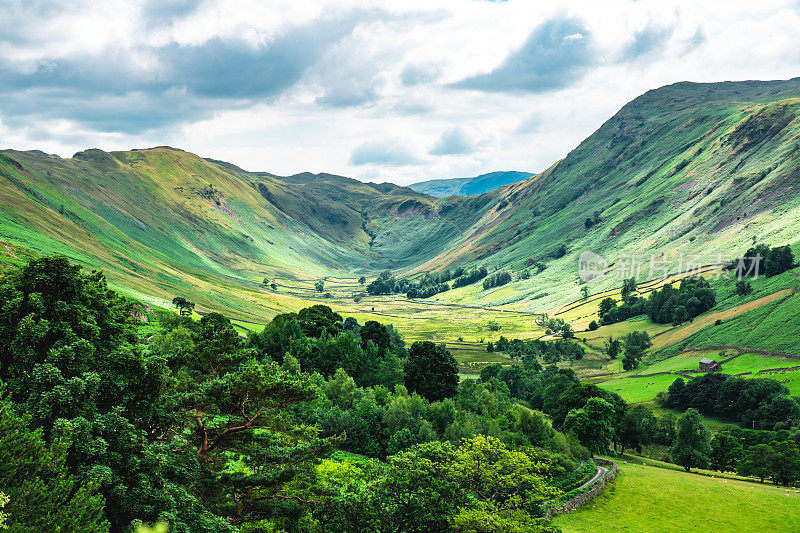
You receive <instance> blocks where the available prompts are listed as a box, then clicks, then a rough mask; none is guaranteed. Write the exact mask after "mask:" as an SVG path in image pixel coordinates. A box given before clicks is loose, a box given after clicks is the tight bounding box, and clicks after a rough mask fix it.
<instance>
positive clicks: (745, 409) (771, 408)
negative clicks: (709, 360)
mask: <svg viewBox="0 0 800 533" xmlns="http://www.w3.org/2000/svg"><path fill="white" fill-rule="evenodd" d="M663 404H664V406H665V407H674V408H678V409H688V408H694V409H697V410H698V411H699V412H701V413H703V414H707V415H713V416H721V417H725V418H731V419H734V420H739V421H740V422H741V423H742V424H743V425H744V426H746V427H754V426H755V427H757V428H759V429H773V428H778V429H780V428H782V427H791V426H797V425H798V423H800V405H798V403H797V401H796V400H795V399H794V398H792V397H791V396H789V390H788V389H787V388H786V387H785V386H784V385H783V384H781V383H780V382H778V381H776V380H773V379H761V378H755V379H744V378H740V377H736V376H729V375H727V374H721V373H719V372H713V373H708V374H705V375H703V376H700V377H697V378H695V379H692V380H691V381H689V382H688V383H685V382H684V380H683V379H681V378H678V379H676V380H675V382H673V384H672V385H670V387H669V390H668V392H667V394H666V396H665V398H664V399H663Z"/></svg>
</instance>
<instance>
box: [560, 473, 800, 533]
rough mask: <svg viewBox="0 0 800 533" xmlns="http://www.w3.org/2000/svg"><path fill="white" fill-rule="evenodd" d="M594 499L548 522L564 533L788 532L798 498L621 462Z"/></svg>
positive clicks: (799, 511)
mask: <svg viewBox="0 0 800 533" xmlns="http://www.w3.org/2000/svg"><path fill="white" fill-rule="evenodd" d="M620 467H621V468H620V474H619V476H618V477H617V479H616V480H615V481H614V482H612V484H611V485H609V486H608V487H607V488H606V489H605V490H604V491H603V494H602V495H600V496H599V497H598V498H597V499H595V500H593V501H592V502H590V503H588V504H586V505H585V506H584V507H582V508H580V509H578V510H577V511H575V512H573V513H570V514H567V515H561V516H558V517H556V518H555V519H554V521H553V523H554V525H557V526H558V527H560V528H561V529H562V531H564V533H573V532H575V533H577V532H587V533H588V532H595V531H609V532H617V531H636V532H641V533H647V532H653V533H661V532H667V531H674V532H685V531H719V532H734V531H736V532H749V531H752V532H762V531H793V529H792V528H793V527H794V526H792V525H791V524H796V523H797V521H798V520H800V505H798V504H799V503H800V494H798V493H797V491H795V490H793V489H792V490H789V489H786V488H779V487H773V486H769V485H761V484H759V483H756V482H752V481H741V480H733V479H721V478H718V477H717V478H713V477H706V476H699V475H697V474H687V473H685V472H680V471H676V470H668V469H664V468H656V467H654V466H646V465H644V464H634V463H632V462H627V463H623V464H620Z"/></svg>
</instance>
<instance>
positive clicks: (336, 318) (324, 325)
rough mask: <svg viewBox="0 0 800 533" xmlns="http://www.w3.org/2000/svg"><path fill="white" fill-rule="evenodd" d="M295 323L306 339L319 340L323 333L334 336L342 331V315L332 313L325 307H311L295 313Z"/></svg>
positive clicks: (318, 305) (319, 305)
mask: <svg viewBox="0 0 800 533" xmlns="http://www.w3.org/2000/svg"><path fill="white" fill-rule="evenodd" d="M297 322H298V323H299V324H300V330H301V331H302V332H303V334H304V335H305V336H306V337H313V338H319V337H321V336H322V334H323V332H324V333H327V334H328V335H336V334H337V333H339V332H340V331H341V330H342V327H343V325H344V324H343V322H344V320H343V319H342V315H340V314H339V313H334V312H333V310H332V309H331V308H330V307H328V306H327V305H321V304H317V305H312V306H311V307H306V308H304V309H301V310H300V312H299V313H297Z"/></svg>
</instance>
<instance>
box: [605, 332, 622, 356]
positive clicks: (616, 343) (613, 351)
mask: <svg viewBox="0 0 800 533" xmlns="http://www.w3.org/2000/svg"><path fill="white" fill-rule="evenodd" d="M620 344H621V341H620V340H619V339H615V338H614V337H609V338H608V340H607V341H606V344H605V351H606V355H607V356H608V357H609V359H616V358H617V356H618V355H619V347H620Z"/></svg>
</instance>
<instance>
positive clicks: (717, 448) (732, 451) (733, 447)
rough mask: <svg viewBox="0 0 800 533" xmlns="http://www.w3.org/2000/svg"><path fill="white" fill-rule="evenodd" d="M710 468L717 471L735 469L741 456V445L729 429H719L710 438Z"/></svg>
mask: <svg viewBox="0 0 800 533" xmlns="http://www.w3.org/2000/svg"><path fill="white" fill-rule="evenodd" d="M709 444H710V446H711V454H710V456H709V462H710V465H711V468H713V469H714V470H718V471H719V472H726V471H735V470H736V466H737V465H738V464H739V460H740V459H741V458H742V445H741V443H740V442H739V439H737V438H736V437H734V436H733V435H731V433H730V432H729V431H720V432H718V433H717V434H716V435H714V437H713V438H712V439H711V442H710V443H709Z"/></svg>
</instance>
